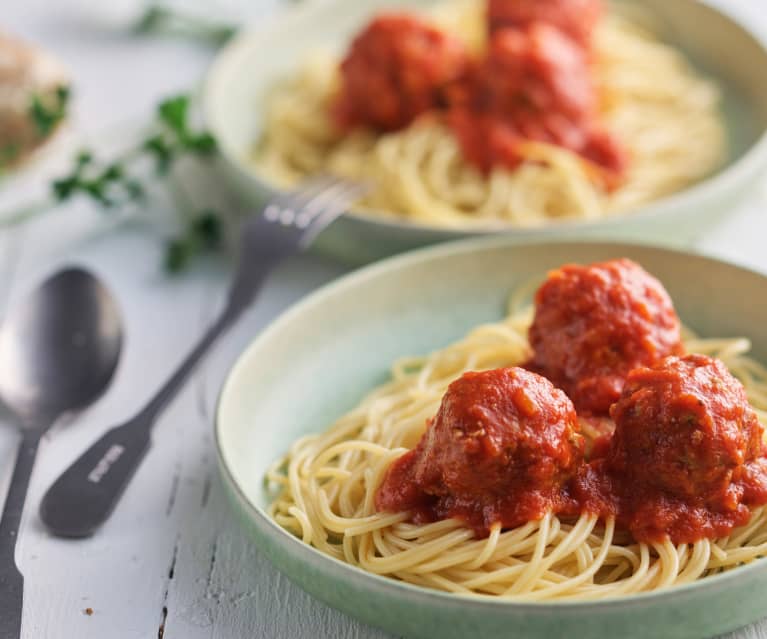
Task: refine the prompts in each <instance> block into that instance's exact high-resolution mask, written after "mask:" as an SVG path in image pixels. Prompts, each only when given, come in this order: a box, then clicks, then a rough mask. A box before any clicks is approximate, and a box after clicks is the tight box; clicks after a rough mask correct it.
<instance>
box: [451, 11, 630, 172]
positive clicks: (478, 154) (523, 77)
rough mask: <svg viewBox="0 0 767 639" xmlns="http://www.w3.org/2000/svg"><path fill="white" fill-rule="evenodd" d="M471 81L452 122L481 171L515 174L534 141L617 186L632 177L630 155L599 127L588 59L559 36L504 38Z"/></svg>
mask: <svg viewBox="0 0 767 639" xmlns="http://www.w3.org/2000/svg"><path fill="white" fill-rule="evenodd" d="M466 77H467V80H465V83H464V85H459V87H464V88H462V90H458V89H453V91H452V92H451V94H450V97H451V108H450V111H449V113H448V122H449V124H450V126H451V128H452V130H453V132H454V134H455V135H456V137H457V139H458V141H459V143H460V145H461V148H462V151H463V154H464V156H465V157H466V158H467V160H468V161H469V162H471V163H472V164H474V165H475V166H477V167H478V168H479V169H480V170H481V171H483V172H485V173H487V172H489V171H490V170H491V169H492V168H493V167H494V166H497V165H502V166H505V167H507V168H512V169H513V168H515V167H516V166H517V165H518V164H519V163H520V162H521V161H522V160H523V159H524V149H523V145H524V143H525V142H527V141H530V140H534V141H538V142H545V143H548V144H553V145H556V146H561V147H564V148H567V149H569V150H571V151H573V152H575V153H578V154H580V155H582V156H583V157H585V158H586V159H588V160H590V161H591V162H593V163H594V164H597V165H599V166H600V167H602V168H604V169H606V170H607V172H609V174H610V175H615V176H616V183H617V176H619V175H620V174H621V173H622V172H624V171H625V168H626V164H627V160H626V155H625V153H624V152H623V150H622V149H621V147H620V145H619V144H618V142H617V141H616V140H614V139H613V138H612V136H610V135H609V134H608V133H607V132H606V131H604V129H602V128H601V127H600V125H599V124H598V123H597V119H596V115H597V114H596V93H595V90H594V86H593V83H592V80H591V73H590V70H589V66H588V62H587V59H586V55H585V54H584V52H583V50H582V49H581V48H580V47H578V46H577V45H576V44H575V42H573V41H572V40H571V39H570V38H568V37H567V36H566V35H564V34H563V33H562V32H560V31H559V30H558V29H556V28H554V27H551V26H549V25H547V24H545V23H535V24H532V25H530V26H528V27H525V28H523V29H504V30H501V31H499V32H498V33H496V34H494V35H493V37H492V39H491V41H490V45H489V47H488V50H487V53H486V55H485V57H484V58H483V59H482V60H481V61H480V62H479V63H478V64H477V65H475V66H474V68H473V70H472V72H471V73H470V74H468V75H467V76H466Z"/></svg>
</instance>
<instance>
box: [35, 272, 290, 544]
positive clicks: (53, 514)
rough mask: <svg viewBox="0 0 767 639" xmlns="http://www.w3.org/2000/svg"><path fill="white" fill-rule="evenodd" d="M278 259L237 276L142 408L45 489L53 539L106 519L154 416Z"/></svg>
mask: <svg viewBox="0 0 767 639" xmlns="http://www.w3.org/2000/svg"><path fill="white" fill-rule="evenodd" d="M277 261H278V260H274V261H272V262H270V263H266V262H264V263H262V265H261V268H260V269H259V270H258V271H256V272H253V271H251V272H250V273H249V274H248V277H247V279H246V281H245V282H243V281H241V280H240V278H238V279H237V280H236V281H235V285H234V286H233V287H232V291H231V293H230V295H229V300H228V303H227V305H226V307H225V308H224V310H223V312H222V313H221V315H220V316H219V317H218V319H217V320H216V321H215V322H214V323H213V325H211V326H210V328H209V329H208V330H207V331H206V332H205V335H203V337H202V338H201V339H200V341H199V342H198V343H197V346H195V348H194V350H193V351H192V352H191V353H190V354H189V355H188V356H187V358H186V359H185V360H184V361H183V362H182V363H181V364H180V365H179V367H178V369H176V372H175V373H174V374H173V375H172V376H171V377H170V379H168V381H167V382H166V383H165V384H164V385H163V387H162V388H161V389H160V390H159V391H158V392H157V393H156V394H155V395H154V397H153V398H152V399H151V400H150V401H149V403H148V404H147V405H146V406H145V407H144V409H143V410H141V412H139V413H138V415H136V416H135V417H134V418H133V419H131V420H130V421H128V422H126V423H125V424H123V425H122V426H118V427H116V428H112V429H111V430H109V431H107V433H106V434H105V435H103V436H102V437H101V438H100V439H99V440H97V441H96V442H95V443H94V444H93V445H91V447H90V448H88V450H86V451H85V452H84V453H83V454H82V455H81V456H80V457H79V458H78V459H77V460H76V461H75V462H74V463H73V464H72V465H71V466H69V468H67V470H65V471H64V472H63V473H62V474H61V476H60V477H59V478H58V479H57V480H56V482H55V483H54V484H53V485H52V486H51V487H50V488H49V489H48V492H47V493H46V494H45V497H43V501H42V503H41V506H40V518H41V519H42V520H43V522H44V523H45V525H46V526H47V527H48V528H49V529H50V531H51V532H52V533H53V534H54V535H57V536H60V537H71V538H83V537H90V536H91V535H92V534H93V533H94V532H96V530H97V529H98V528H99V527H100V526H101V525H102V524H103V523H104V522H105V521H106V520H107V519H108V518H109V516H110V514H111V513H112V511H113V510H114V508H115V506H116V505H117V502H118V501H119V499H120V497H121V495H122V494H123V492H125V489H126V488H127V486H128V484H129V483H130V480H131V478H132V477H133V475H134V474H135V472H136V469H137V468H138V466H139V465H140V464H141V461H142V460H143V459H144V457H145V455H146V453H147V451H148V450H149V448H150V446H151V431H152V428H153V427H154V425H155V423H156V420H157V417H158V415H159V414H160V413H161V412H162V411H163V409H164V408H165V407H166V406H167V405H168V403H169V402H170V401H171V400H172V399H173V398H174V397H175V396H176V394H177V393H178V391H179V390H180V389H181V387H182V386H183V384H184V382H185V381H186V379H187V378H188V377H189V375H190V374H191V373H192V371H193V370H194V369H195V367H196V366H197V364H198V363H199V362H200V360H202V358H203V357H204V356H205V354H206V353H207V352H208V350H209V349H210V348H211V346H213V344H214V343H215V342H216V340H217V339H218V338H219V337H220V336H221V335H222V334H223V333H224V332H225V331H226V330H227V329H228V328H229V327H230V326H231V325H232V324H233V323H234V322H235V321H236V320H237V319H238V318H239V317H240V315H241V314H242V312H243V311H244V310H245V309H246V308H247V307H248V305H249V303H250V302H251V301H252V300H253V298H254V297H255V295H256V294H257V293H258V291H259V290H260V288H261V286H262V285H263V281H264V280H265V279H266V276H267V275H268V274H269V272H270V271H271V270H272V268H273V266H274V265H276V263H277ZM238 281H239V284H238V283H237V282H238ZM246 283H247V286H245V284H246Z"/></svg>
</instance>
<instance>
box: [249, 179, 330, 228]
mask: <svg viewBox="0 0 767 639" xmlns="http://www.w3.org/2000/svg"><path fill="white" fill-rule="evenodd" d="M340 181H341V180H340V179H339V178H328V177H327V176H323V177H318V178H315V179H313V180H311V181H309V182H307V183H305V184H304V186H302V187H301V188H298V189H294V190H292V191H282V192H280V193H278V194H277V195H275V196H274V197H273V198H272V199H271V200H269V202H268V203H267V205H266V206H265V207H264V213H263V215H264V217H265V218H266V219H267V220H269V221H271V222H276V221H277V220H278V219H279V218H280V216H281V215H284V214H285V213H288V215H289V216H290V217H295V215H296V212H297V211H298V210H299V209H302V208H303V207H305V206H306V204H307V203H308V202H310V201H311V200H312V199H313V198H314V197H316V196H317V195H319V194H321V193H322V191H323V190H325V189H327V188H328V187H329V186H332V185H333V184H334V183H337V182H340Z"/></svg>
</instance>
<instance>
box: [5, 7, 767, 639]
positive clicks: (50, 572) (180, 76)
mask: <svg viewBox="0 0 767 639" xmlns="http://www.w3.org/2000/svg"><path fill="white" fill-rule="evenodd" d="M719 1H720V4H723V5H726V6H727V7H728V8H730V9H732V10H733V11H734V12H736V13H740V14H741V15H742V16H745V17H747V18H748V19H749V21H750V22H751V24H753V25H756V28H757V30H760V31H761V33H762V34H763V35H765V34H767V13H766V12H765V11H764V7H763V6H760V5H762V2H760V1H758V0H719ZM277 3H278V0H271V1H267V0H260V2H257V3H250V5H249V6H250V11H251V13H252V14H254V15H256V16H257V15H258V14H259V13H266V12H269V11H272V10H273V9H274V7H275V5H276V4H277ZM98 4H104V5H107V4H112V3H92V2H87V1H86V0H59V1H57V2H56V3H53V2H50V1H49V0H3V2H2V6H3V9H2V12H0V23H1V24H0V26H6V27H9V28H10V29H12V30H14V31H16V32H18V33H20V34H22V35H25V36H27V37H28V38H30V39H33V40H37V41H39V42H41V43H43V44H45V45H46V46H47V47H48V48H49V49H51V50H53V51H54V52H55V53H57V54H58V55H59V56H61V57H62V58H63V59H64V61H65V62H66V63H67V64H68V65H69V66H70V67H71V68H72V69H73V70H74V72H75V80H76V86H77V102H76V116H77V122H78V126H79V128H80V129H81V130H82V131H83V132H88V131H90V132H96V131H99V130H101V129H103V128H104V127H105V126H108V125H110V124H114V123H116V122H121V121H124V120H125V119H130V118H135V117H137V116H140V115H142V114H144V113H146V112H147V111H148V109H149V108H150V106H151V105H152V104H154V103H155V102H156V101H157V99H159V98H160V97H162V96H165V95H166V94H168V93H170V92H172V91H174V90H179V89H182V90H183V89H186V88H188V87H190V86H193V85H194V84H195V83H196V82H197V81H198V80H199V77H200V75H201V73H202V71H203V70H204V68H205V66H206V64H207V62H208V61H209V59H210V57H211V55H212V51H211V50H210V49H207V48H205V47H203V46H198V45H194V44H191V43H188V42H183V41H179V40H167V39H165V40H162V39H161V40H157V39H147V38H143V39H142V38H136V37H131V36H127V35H124V34H121V33H117V32H109V31H108V30H107V31H105V25H107V24H110V23H115V24H117V23H119V20H120V19H121V14H120V10H122V9H126V11H127V9H129V8H130V6H131V4H132V0H121V1H120V2H115V3H114V6H115V7H117V8H116V9H115V10H114V11H115V12H116V13H114V12H108V11H111V10H107V9H103V10H101V11H102V12H101V13H97V14H96V17H93V14H92V13H91V10H90V9H89V7H96V5H98ZM230 4H232V3H230ZM765 72H767V70H765ZM765 194H767V190H764V189H763V190H762V192H761V193H755V195H754V198H753V200H752V201H751V202H750V204H749V205H748V206H746V207H744V209H743V210H742V211H741V212H740V213H739V214H738V215H737V216H734V217H733V218H732V219H731V220H729V221H728V222H727V223H726V224H724V225H722V226H721V227H720V228H718V229H716V230H714V231H712V232H710V233H709V234H708V236H707V237H706V238H705V239H704V241H702V242H701V245H700V248H702V249H703V250H706V251H708V252H711V253H715V254H717V255H721V256H724V257H726V258H730V259H733V260H735V261H738V262H740V263H743V264H747V265H750V266H753V267H756V268H760V269H762V270H765V271H767V254H765V252H764V237H765V234H767V218H766V217H765V211H766V210H767V196H765ZM161 251H162V245H161V242H160V241H159V240H158V239H157V237H156V236H155V235H153V234H152V233H151V232H149V231H148V230H147V229H146V228H144V227H143V226H140V225H134V224H126V223H122V224H115V223H112V222H109V221H108V220H106V219H105V217H104V215H103V214H101V213H99V212H98V211H96V210H94V209H93V208H92V207H91V206H89V205H86V204H74V205H71V206H66V207H62V208H60V209H59V210H57V211H55V212H54V213H53V214H51V215H49V216H47V217H45V218H43V219H41V220H39V221H37V222H34V223H32V224H30V225H28V226H27V227H25V228H22V229H18V230H15V231H12V232H8V231H6V232H0V317H1V316H2V315H3V313H4V312H5V309H6V308H7V307H8V305H10V304H12V303H13V302H14V300H18V299H19V298H20V297H21V296H22V295H23V294H25V293H26V292H27V291H28V290H29V289H30V288H31V287H32V286H33V285H34V284H36V283H37V282H39V281H40V280H41V279H42V278H43V277H44V276H45V275H47V274H48V273H50V272H51V271H53V270H54V269H55V268H56V267H57V266H59V265H61V264H64V263H71V262H77V263H83V264H86V265H89V266H90V267H92V268H93V269H94V270H95V271H96V272H98V273H99V274H100V275H101V276H102V277H103V278H104V279H105V280H106V282H107V283H108V284H109V286H110V287H111V288H112V289H113V291H115V292H116V293H117V295H118V296H119V299H120V303H121V306H122V310H123V312H124V316H125V324H126V330H127V341H126V348H125V352H124V359H123V361H122V363H121V366H120V369H119V371H118V374H117V377H116V379H115V382H114V384H113V386H112V388H111V389H110V391H109V392H108V394H107V395H105V396H104V397H103V398H102V400H101V401H99V402H98V403H97V404H95V405H94V406H93V407H92V408H91V409H90V410H88V411H87V412H86V413H83V414H81V415H79V416H78V417H77V418H76V419H74V420H73V421H72V423H71V424H70V425H68V426H67V427H66V428H65V427H64V425H62V427H59V428H57V429H56V430H55V431H54V432H52V433H51V435H50V436H49V437H48V439H47V440H46V442H45V443H44V446H43V447H42V450H41V453H40V458H39V463H38V466H37V469H36V471H35V475H34V477H33V481H32V486H31V492H30V495H29V502H28V503H29V507H28V509H27V513H26V515H25V518H24V522H23V527H22V530H21V533H20V544H19V549H18V554H17V557H18V561H19V564H20V567H21V569H22V571H23V573H24V575H25V577H26V593H25V599H26V601H25V609H24V632H23V634H24V637H26V638H28V639H49V638H50V639H58V638H62V639H69V638H74V637H78V638H81V639H90V638H93V639H95V638H103V637H110V638H111V637H115V638H120V639H122V638H125V639H128V638H137V639H139V638H140V639H149V638H153V637H158V636H159V637H164V638H165V639H201V638H216V639H234V638H240V637H265V638H270V639H271V638H274V639H288V638H291V639H294V638H295V639H304V638H305V639H310V638H311V639H313V638H315V637H348V638H355V639H373V638H377V637H385V636H386V635H385V634H384V633H383V632H381V631H378V630H376V629H373V628H369V627H367V626H363V625H362V624H359V623H357V622H356V621H354V620H352V619H350V618H348V617H346V616H344V615H342V614H341V613H339V612H336V611H335V610H331V609H329V608H327V607H326V606H324V605H323V604H321V603H318V602H317V601H315V600H313V599H311V598H310V597H309V596H307V595H306V594H304V593H303V592H302V591H301V590H299V589H298V588H296V587H295V586H293V585H292V584H291V583H289V582H288V581H287V580H286V579H285V578H284V577H282V576H281V575H280V574H279V573H278V572H277V571H276V570H275V569H274V568H273V567H272V566H271V564H270V563H269V561H268V559H267V558H266V557H264V556H262V555H261V554H260V553H259V552H258V551H257V550H256V549H255V548H254V547H253V545H252V544H251V543H249V541H248V539H247V538H246V537H245V535H244V534H243V533H242V532H241V530H240V528H239V527H238V525H237V523H236V522H235V521H234V519H233V518H232V517H231V514H230V511H229V508H228V504H227V503H226V500H225V497H224V494H223V492H222V488H221V485H220V482H219V479H218V476H217V470H216V464H215V454H214V450H213V443H212V413H213V408H214V402H215V399H216V395H217V393H218V390H219V388H220V385H221V383H222V381H223V379H224V376H225V374H226V371H227V370H228V368H229V366H230V365H231V363H232V362H233V360H234V358H235V357H236V356H237V354H238V353H240V352H241V351H242V350H243V349H244V347H245V346H246V345H247V344H248V342H249V341H250V340H251V338H253V336H255V335H256V334H257V333H258V332H259V330H260V329H261V328H262V327H263V326H264V325H265V324H266V323H267V322H269V321H270V320H271V319H272V318H274V317H275V316H276V315H277V314H278V313H279V312H280V311H281V310H282V309H284V308H285V307H286V306H288V305H289V304H291V303H292V302H293V301H295V300H297V299H298V298H300V297H302V296H303V295H305V294H306V293H308V292H309V291H311V290H313V289H315V288H316V287H317V286H319V285H321V284H323V283H325V282H328V281H330V280H332V279H333V278H335V277H337V276H339V275H340V274H342V273H343V272H344V268H343V267H341V266H339V265H336V264H333V263H330V262H325V261H322V260H319V259H317V258H313V257H303V258H300V259H294V260H292V261H291V262H290V263H288V264H286V265H285V267H284V268H282V269H280V270H279V272H277V273H275V275H274V276H273V277H272V278H271V279H270V280H269V282H268V284H267V286H266V289H265V290H264V291H263V294H262V295H261V297H260V298H259V300H258V303H257V304H256V305H255V307H254V308H253V309H252V311H251V312H249V313H248V314H247V315H246V316H245V318H244V319H243V321H242V322H241V323H240V324H239V325H238V326H237V327H236V328H235V330H234V331H232V333H231V334H230V335H229V336H228V337H227V339H226V340H225V341H224V342H223V343H222V344H221V345H220V347H219V348H218V349H217V350H216V351H215V352H214V353H213V355H212V356H211V357H210V358H209V359H208V360H207V362H206V363H205V365H204V366H203V367H202V368H201V369H200V370H199V372H198V373H197V374H196V375H195V376H194V379H193V380H192V382H191V383H190V384H188V386H187V387H186V389H185V391H184V392H183V393H182V395H181V396H180V397H179V398H178V399H177V400H176V401H175V402H174V403H173V405H172V406H171V407H170V409H169V410H168V411H167V412H166V414H165V415H164V416H163V418H162V419H161V422H160V423H159V425H158V428H157V430H156V435H155V438H154V447H153V449H152V450H151V453H150V454H149V456H148V457H147V459H146V460H145V462H144V464H143V465H142V467H141V469H140V471H139V473H138V475H137V476H136V478H135V479H134V481H133V483H132V484H131V485H130V487H129V490H128V492H127V494H126V496H125V497H124V499H123V501H122V502H121V504H120V506H119V508H118V510H117V511H116V512H115V514H114V515H113V517H112V518H111V520H110V521H109V522H108V523H107V524H106V526H105V527H104V528H103V529H102V530H101V531H100V532H99V533H98V535H96V536H95V537H94V538H93V539H90V540H87V541H63V540H58V539H55V538H53V537H51V536H49V535H48V534H47V533H46V532H45V530H44V529H43V527H42V524H41V523H40V521H39V519H38V517H37V513H36V507H37V505H38V504H39V501H40V498H41V496H42V494H43V492H44V490H45V488H46V487H47V486H48V485H49V484H50V482H51V481H52V480H53V479H54V478H55V477H56V476H57V475H58V473H59V472H60V471H62V470H63V469H64V468H65V467H66V466H67V465H68V464H69V463H70V462H71V461H72V460H73V459H74V458H75V457H76V456H77V455H78V454H79V453H80V452H81V451H82V450H83V449H84V448H85V447H86V446H87V445H88V444H89V442H91V441H92V440H93V439H94V438H96V437H97V436H98V435H99V434H100V433H102V432H103V431H104V430H106V429H107V428H108V427H110V426H113V425H115V424H116V423H117V422H119V421H120V420H122V419H124V418H127V417H129V416H131V415H132V414H133V412H134V411H135V410H136V408H137V407H138V406H139V405H140V404H141V403H142V402H143V401H144V399H145V398H147V397H148V396H149V394H150V393H151V392H152V391H153V390H154V389H156V388H157V387H158V385H159V384H160V383H161V382H162V381H163V379H164V378H165V377H166V375H167V374H168V373H169V372H170V371H171V370H172V369H173V367H174V366H175V364H176V363H177V362H178V361H179V359H180V358H181V357H182V355H183V354H184V353H185V352H186V351H187V349H188V348H189V347H190V345H191V344H192V343H193V342H194V340H195V338H196V337H197V336H198V335H199V334H200V333H201V331H202V330H203V328H204V327H205V325H206V324H207V322H208V321H209V320H210V318H211V315H212V312H213V310H214V308H215V305H216V304H217V303H218V301H219V299H220V297H221V296H222V293H223V291H224V288H225V282H226V279H227V274H228V266H227V264H226V263H224V262H209V263H205V264H202V265H200V266H198V267H196V268H195V269H193V271H192V272H190V273H188V274H186V275H184V276H183V277H181V278H177V279H172V278H168V277H166V276H165V275H164V274H163V273H162V270H161V268H160V266H159V264H160V257H161ZM755 303H763V301H756V302H755ZM15 444H16V436H15V434H14V431H13V428H12V422H11V420H10V419H8V418H7V417H4V416H2V415H1V414H0V502H1V501H2V499H3V498H4V495H5V489H6V485H7V481H8V475H9V470H8V466H9V464H10V460H11V459H12V457H13V453H14V446H15ZM86 611H88V612H89V613H91V614H88V613H87V612H86ZM765 613H767V610H765ZM732 637H733V638H737V639H746V638H747V637H748V638H754V639H755V638H757V637H758V638H761V639H767V621H765V622H763V623H762V624H761V625H760V624H757V625H755V626H752V627H750V628H748V629H744V630H742V631H739V632H737V633H735V634H733V635H732ZM3 639H4V638H3Z"/></svg>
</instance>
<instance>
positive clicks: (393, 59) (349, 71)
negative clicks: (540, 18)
mask: <svg viewBox="0 0 767 639" xmlns="http://www.w3.org/2000/svg"><path fill="white" fill-rule="evenodd" d="M468 65H469V57H468V54H467V52H466V50H465V48H464V46H463V43H462V42H461V41H460V40H459V39H457V38H454V37H452V36H450V35H449V34H447V33H444V32H442V31H440V30H438V29H436V28H434V27H432V26H430V25H428V24H426V23H424V22H422V21H420V20H418V19H416V18H414V17H412V16H408V15H404V14H403V15H400V14H390V15H382V16H379V17H378V18H376V19H375V20H373V21H372V22H371V23H370V24H369V25H368V26H367V28H366V29H365V30H364V31H363V32H362V33H360V34H359V35H358V36H357V37H356V38H355V39H354V41H353V42H352V46H351V49H350V50H349V52H348V53H347V55H346V57H345V58H344V60H343V62H342V63H341V91H340V93H339V94H338V96H336V99H335V101H334V103H333V115H334V119H335V121H336V123H337V124H338V125H339V126H340V127H341V129H343V130H348V129H351V128H354V127H356V126H366V127H370V128H373V129H377V130H381V131H396V130H398V129H401V128H403V127H406V126H407V125H409V124H410V123H411V122H412V121H413V120H414V119H415V118H417V117H418V116H419V115H421V114H423V113H426V112H427V111H430V110H434V109H439V108H441V107H443V106H444V105H445V102H446V93H447V91H448V88H449V87H450V85H451V84H452V83H454V82H456V81H457V80H458V79H459V78H461V77H462V76H463V75H464V74H465V72H466V70H467V68H468Z"/></svg>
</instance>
